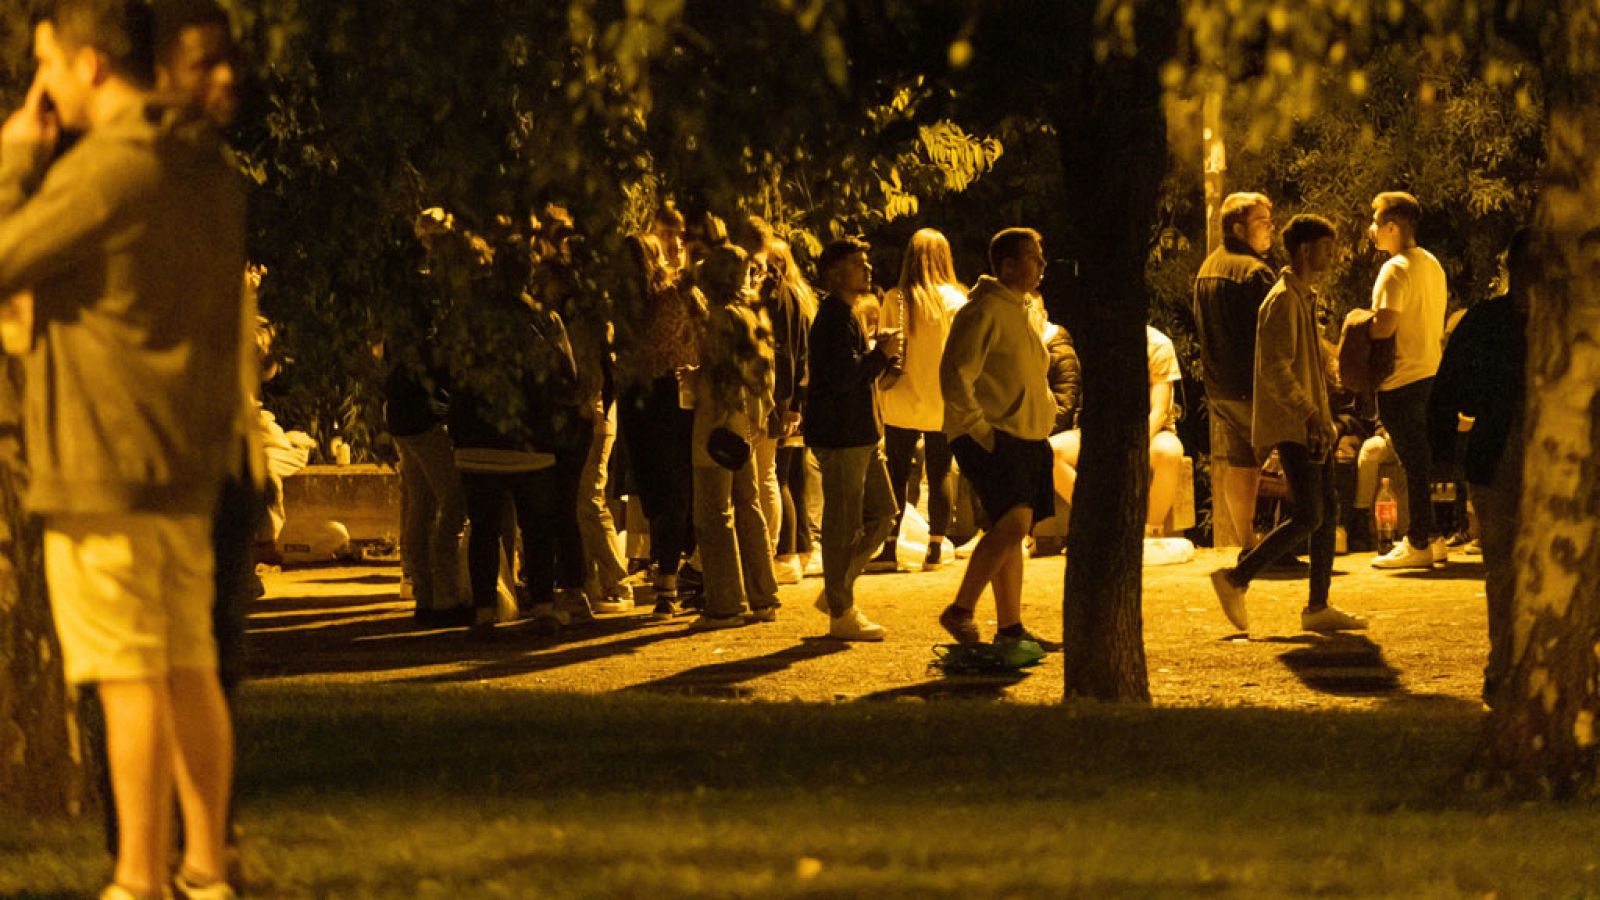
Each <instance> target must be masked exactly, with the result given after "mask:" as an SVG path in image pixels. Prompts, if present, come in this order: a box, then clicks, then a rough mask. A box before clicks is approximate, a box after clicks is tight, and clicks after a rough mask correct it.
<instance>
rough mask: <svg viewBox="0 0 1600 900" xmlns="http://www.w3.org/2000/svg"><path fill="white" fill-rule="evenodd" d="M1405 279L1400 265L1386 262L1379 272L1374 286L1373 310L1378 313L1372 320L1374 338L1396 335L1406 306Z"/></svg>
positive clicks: (1378, 339) (1381, 338) (1379, 339)
mask: <svg viewBox="0 0 1600 900" xmlns="http://www.w3.org/2000/svg"><path fill="white" fill-rule="evenodd" d="M1405 279H1406V276H1405V274H1404V270H1402V269H1401V268H1400V267H1399V266H1395V265H1389V264H1385V265H1384V267H1383V269H1382V270H1381V271H1380V272H1378V280H1377V282H1376V283H1375V284H1373V286H1372V311H1373V312H1374V313H1375V314H1376V315H1375V316H1374V318H1373V320H1372V339H1373V340H1376V341H1381V340H1383V339H1384V338H1390V337H1394V333H1395V331H1396V330H1397V329H1398V328H1399V327H1400V313H1401V311H1402V310H1403V308H1404V306H1405Z"/></svg>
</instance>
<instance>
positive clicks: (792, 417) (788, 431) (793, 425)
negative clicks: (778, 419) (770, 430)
mask: <svg viewBox="0 0 1600 900" xmlns="http://www.w3.org/2000/svg"><path fill="white" fill-rule="evenodd" d="M799 433H800V411H799V410H796V409H790V410H785V411H784V413H783V436H784V437H794V436H795V435H797V434H799Z"/></svg>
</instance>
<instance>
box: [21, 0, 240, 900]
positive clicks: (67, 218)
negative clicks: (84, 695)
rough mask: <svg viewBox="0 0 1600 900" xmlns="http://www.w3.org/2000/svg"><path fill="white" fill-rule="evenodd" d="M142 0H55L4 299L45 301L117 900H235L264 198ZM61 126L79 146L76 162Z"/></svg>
mask: <svg viewBox="0 0 1600 900" xmlns="http://www.w3.org/2000/svg"><path fill="white" fill-rule="evenodd" d="M154 40H155V37H154V22H153V19H152V10H151V8H150V6H149V4H148V3H146V2H140V0H93V2H90V0H58V2H57V3H55V4H54V5H53V6H52V8H51V11H50V12H49V13H48V14H47V15H46V16H45V17H44V18H42V19H40V20H39V22H38V24H37V25H36V27H35V30H34V51H35V55H36V56H37V57H38V60H39V69H38V72H37V74H36V76H35V79H34V83H33V86H32V87H31V88H30V90H29V92H28V95H27V99H26V100H25V101H24V103H23V105H22V107H21V109H19V110H17V111H16V112H15V113H13V114H12V115H11V116H10V117H8V118H7V120H6V122H5V125H4V128H3V129H0V144H3V149H0V297H10V296H13V295H15V294H17V293H19V292H22V291H31V292H32V294H33V298H34V305H33V315H34V319H35V322H34V334H35V335H36V339H35V343H34V346H33V348H32V350H31V351H30V355H29V357H28V360H27V368H26V371H27V379H26V380H27V385H26V399H25V403H24V413H23V415H24V422H25V427H24V436H25V437H24V439H25V442H26V453H27V459H28V464H29V467H30V470H31V481H30V483H29V485H28V490H27V495H26V497H25V498H24V502H25V504H26V505H27V507H28V508H29V509H30V510H31V511H32V512H34V513H36V514H38V515H39V516H40V517H41V518H42V519H43V524H44V544H45V546H44V557H45V575H46V579H47V581H48V583H49V587H50V595H51V597H50V599H51V606H52V611H53V613H54V616H55V620H56V629H57V632H58V634H59V636H60V639H61V651H62V659H63V664H64V668H65V671H66V676H67V678H68V679H69V680H71V681H72V682H75V683H86V682H97V683H98V684H99V692H100V699H101V702H102V705H103V707H104V709H105V717H106V739H107V745H108V751H109V753H108V756H109V763H110V765H109V768H110V770H111V783H112V788H113V794H114V798H115V802H116V806H117V814H118V818H119V820H120V823H121V828H120V831H119V834H118V844H117V861H116V867H115V870H114V872H113V876H112V877H113V882H112V884H111V885H110V886H108V887H107V888H106V890H105V892H104V893H103V894H102V896H103V897H110V898H113V900H122V898H130V897H131V898H139V897H160V896H165V895H167V890H168V888H169V886H170V885H172V884H174V881H173V879H172V873H171V872H170V870H169V869H168V862H167V858H168V852H169V848H170V845H171V843H172V840H171V837H172V835H171V832H172V827H171V825H172V822H171V819H172V805H173V799H174V795H176V797H177V800H178V802H179V806H180V808H181V811H182V814H183V825H184V848H183V858H182V868H181V870H180V871H179V873H178V876H177V879H176V882H175V884H176V886H177V887H179V888H180V890H181V891H182V892H183V893H184V894H185V895H186V896H205V897H216V898H228V897H231V896H233V891H232V890H231V888H229V887H228V885H227V883H226V880H225V877H224V875H225V870H226V841H225V836H224V833H225V831H226V820H227V809H228V795H229V787H230V782H231V779H232V769H233V737H232V728H231V723H230V720H229V715H228V708H227V702H226V699H225V697H224V695H223V691H222V687H221V684H220V682H219V679H218V672H217V647H216V640H215V638H214V636H213V634H212V605H213V599H214V597H215V591H214V585H213V580H212V579H213V573H214V570H215V562H214V559H215V558H214V555H213V546H212V523H213V516H214V513H215V510H216V506H217V501H218V489H219V486H220V485H221V484H222V482H223V478H224V474H225V472H227V471H228V470H229V469H230V463H234V462H236V461H237V450H238V447H239V444H238V434H237V431H236V428H235V426H236V424H237V423H238V421H239V419H238V405H239V403H240V400H241V396H240V394H241V392H240V391H239V390H236V389H229V388H228V386H229V385H233V384H237V383H238V374H237V373H238V371H239V365H240V357H239V352H240V347H241V343H242V342H241V335H242V329H243V325H242V318H243V312H242V309H243V300H242V297H241V291H240V273H242V272H243V271H244V264H245V259H244V234H245V221H244V215H245V198H244V190H243V185H242V184H241V182H240V180H239V178H238V177H237V174H236V173H235V172H234V171H233V170H232V168H231V167H230V166H229V164H228V163H227V161H226V159H225V157H224V155H223V152H222V149H221V144H220V141H219V139H218V136H217V134H216V130H215V128H214V127H211V126H210V124H209V123H208V122H206V121H205V118H204V117H203V116H202V117H200V118H198V119H197V118H196V117H195V116H194V115H193V114H192V113H190V112H188V111H186V110H184V109H182V108H181V107H178V106H173V105H169V104H167V103H164V102H161V101H159V100H157V99H155V97H154V95H153V94H152V93H150V87H151V83H152V80H153V76H154V73H153V71H152V61H153V59H154V57H155V53H154V46H153V45H154ZM63 130H71V131H74V132H77V133H78V134H79V135H80V137H79V139H78V140H77V142H76V143H75V144H73V146H72V147H71V148H70V149H67V150H66V151H65V152H62V153H60V154H59V156H57V149H58V147H57V139H58V137H59V136H60V134H61V132H62V131H63Z"/></svg>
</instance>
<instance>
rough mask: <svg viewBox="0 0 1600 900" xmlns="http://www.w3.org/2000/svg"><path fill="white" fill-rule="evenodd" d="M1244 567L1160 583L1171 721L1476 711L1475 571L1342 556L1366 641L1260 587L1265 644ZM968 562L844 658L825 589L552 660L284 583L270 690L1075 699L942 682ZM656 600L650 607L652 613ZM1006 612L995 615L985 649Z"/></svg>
mask: <svg viewBox="0 0 1600 900" xmlns="http://www.w3.org/2000/svg"><path fill="white" fill-rule="evenodd" d="M1230 558H1231V557H1230V556H1228V555H1225V554H1224V553H1223V552H1222V551H1212V550H1206V549H1201V550H1199V551H1198V552H1197V554H1196V558H1195V559H1194V561H1192V562H1189V563H1184V564H1181V565H1172V566H1160V567H1155V566H1152V567H1146V568H1145V570H1144V592H1145V593H1144V617H1145V621H1144V624H1145V643H1146V648H1147V655H1148V659H1149V670H1150V687H1151V694H1152V695H1153V698H1154V700H1155V702H1156V703H1157V704H1159V705H1166V706H1233V705H1248V706H1265V707H1279V708H1287V709H1305V708H1328V709H1365V708H1373V707H1377V706H1384V705H1389V704H1395V703H1410V704H1433V705H1449V706H1455V707H1459V708H1463V709H1466V708H1476V707H1477V706H1478V699H1477V697H1478V690H1479V687H1480V672H1481V668H1482V665H1483V656H1484V654H1485V652H1486V643H1487V638H1486V632H1485V624H1484V622H1485V616H1484V608H1483V603H1484V601H1483V568H1482V564H1481V562H1480V561H1479V559H1478V558H1477V557H1468V556H1462V555H1457V556H1455V557H1454V558H1453V561H1452V563H1451V564H1450V566H1448V567H1447V568H1444V569H1442V570H1435V571H1433V572H1415V573H1382V572H1378V571H1376V570H1373V569H1371V568H1370V566H1369V562H1370V560H1371V554H1353V555H1350V556H1342V557H1339V558H1338V560H1337V561H1336V564H1335V578H1334V585H1333V602H1334V604H1335V605H1337V606H1340V607H1341V608H1344V609H1347V610H1350V611H1352V612H1357V613H1360V614H1362V615H1365V616H1367V617H1369V618H1370V619H1371V628H1370V630H1369V631H1368V632H1366V633H1365V634H1364V635H1362V634H1357V635H1349V636H1338V637H1331V638H1328V637H1321V636H1317V635H1311V634H1307V633H1305V632H1302V631H1300V629H1299V611H1300V607H1301V606H1302V605H1303V604H1304V600H1305V590H1306V585H1305V581H1304V579H1284V580H1260V581H1258V582H1257V583H1256V585H1255V586H1254V587H1252V589H1251V592H1250V599H1251V607H1250V612H1251V620H1252V622H1251V624H1252V626H1253V630H1252V634H1251V636H1250V638H1248V639H1246V638H1245V637H1243V636H1242V635H1239V634H1237V633H1236V631H1235V629H1233V628H1232V627H1231V626H1230V625H1229V624H1228V622H1227V620H1226V619H1224V618H1223V616H1222V613H1221V612H1220V611H1219V609H1218V608H1217V604H1216V600H1215V598H1214V596H1213V595H1212V592H1211V587H1210V582H1209V580H1208V579H1207V577H1206V576H1207V574H1208V573H1209V572H1210V571H1211V570H1212V569H1214V568H1216V567H1217V566H1219V565H1222V564H1224V563H1225V562H1226V561H1227V560H1228V559H1230ZM965 565H966V564H965V561H959V562H956V563H954V564H952V565H949V566H947V567H945V568H944V569H941V570H939V571H936V572H929V573H922V572H915V573H911V572H906V573H896V574H878V575H868V576H864V577H863V578H862V580H861V582H860V584H859V586H858V589H857V597H858V602H859V603H860V604H861V605H862V608H863V609H864V610H865V611H867V613H868V614H869V615H871V616H872V618H873V619H875V620H877V621H879V622H881V623H882V624H883V625H884V626H885V627H887V628H888V630H889V639H888V640H887V641H885V642H883V643H881V644H852V645H847V644H843V643H840V642H837V641H831V640H827V639H825V638H822V637H821V635H822V634H824V633H825V631H826V620H825V619H824V617H823V616H822V614H820V613H818V612H816V611H815V610H813V609H812V608H811V602H812V601H813V600H814V599H815V597H816V594H817V591H818V590H819V589H820V586H821V582H820V579H817V578H808V579H806V581H805V582H804V583H803V584H800V585H790V586H785V587H784V588H783V589H782V600H783V604H784V606H783V609H782V610H781V611H780V614H779V618H778V621H777V622H775V623H771V624H764V625H752V626H748V627H745V628H739V629H734V630H729V631H715V632H706V633H699V632H693V631H691V630H690V629H689V627H688V625H689V621H690V620H689V619H688V618H686V617H683V618H678V619H674V620H673V621H671V622H668V623H657V622H653V621H652V620H651V619H650V617H649V615H648V612H649V607H648V606H641V607H639V608H638V609H637V610H635V611H634V612H633V613H628V614H622V615H616V616H606V617H602V618H601V619H599V620H598V621H596V622H595V623H593V624H589V625H579V626H572V627H570V628H568V629H566V630H565V631H564V632H563V634H562V637H561V639H560V640H559V641H558V642H556V643H554V644H552V643H550V642H549V641H546V640H542V639H540V638H538V637H537V636H536V635H534V634H533V633H532V630H531V629H530V628H528V627H527V626H526V625H510V626H502V629H501V640H498V641H496V642H494V643H492V644H488V645H480V644H472V643H469V642H467V640H466V639H465V637H464V632H463V631H462V630H460V629H455V630H441V631H426V630H421V629H418V628H417V627H415V625H414V624H413V622H412V619H411V615H410V610H409V608H408V606H407V605H406V604H402V603H401V602H400V601H399V598H398V588H399V580H400V572H399V567H398V566H395V565H376V564H374V565H361V566H331V567H310V568H299V569H290V570H287V571H283V572H274V573H272V574H270V575H268V576H267V577H266V579H265V581H266V586H267V594H266V596H265V597H264V598H263V599H261V600H260V601H258V602H257V603H255V604H254V605H253V606H252V607H251V610H250V619H249V622H250V629H251V633H250V638H249V653H250V656H251V665H252V670H253V672H254V673H255V676H256V677H257V678H259V679H265V680H293V681H296V682H301V683H306V682H311V683H327V684H342V683H372V682H387V683H413V684H432V685H477V686H483V687H488V688H500V689H511V690H538V691H565V692H610V691H635V692H640V691H643V692H651V691H655V692H670V693H684V694H693V695H700V696H708V697H722V698H730V699H749V700H763V701H779V702H782V701H804V702H833V701H839V700H852V699H908V700H913V701H915V700H922V699H943V698H951V697H1004V698H1006V699H1008V700H1011V701H1015V702H1025V703H1045V702H1053V701H1055V700H1058V699H1059V698H1060V696H1061V693H1062V685H1061V678H1062V675H1061V657H1060V656H1059V655H1058V654H1052V655H1051V656H1050V657H1049V659H1048V660H1047V661H1046V662H1045V663H1043V664H1041V665H1040V666H1037V667H1035V668H1033V669H1031V670H1029V672H1028V673H1027V674H1026V676H1025V677H1021V678H1017V679H993V678H943V677H940V676H939V675H938V674H937V673H935V672H930V670H929V667H928V663H929V661H930V660H931V658H932V654H931V648H932V646H933V645H934V644H936V643H939V642H940V641H941V640H944V635H943V632H942V631H941V630H940V629H939V627H938V625H937V624H936V622H935V616H937V614H938V612H939V610H940V609H941V608H943V605H944V604H945V603H947V602H948V600H949V598H950V597H951V596H952V595H953V594H954V592H955V588H956V585H957V584H958V582H959V581H960V578H961V572H962V569H963V568H964V567H965ZM1062 573H1063V558H1062V557H1060V556H1054V557H1044V558H1040V559H1034V560H1030V561H1029V562H1028V564H1027V575H1026V577H1025V580H1024V585H1025V599H1024V610H1025V618H1026V621H1027V622H1028V624H1029V626H1030V627H1031V628H1033V629H1034V630H1035V631H1037V632H1038V633H1040V634H1041V635H1043V636H1045V637H1048V638H1058V637H1059V636H1060V633H1061V603H1062V600H1061V584H1062ZM646 596H647V594H646V593H644V592H641V600H643V599H644V598H645V597H646ZM993 618H994V614H993V606H992V604H991V603H990V602H989V600H988V598H987V597H986V598H985V600H984V602H983V603H982V604H981V605H980V606H979V609H978V621H979V624H980V625H981V626H982V627H983V629H984V633H985V635H986V636H987V635H989V634H991V633H992V632H993V628H994V624H993Z"/></svg>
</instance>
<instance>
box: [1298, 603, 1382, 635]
mask: <svg viewBox="0 0 1600 900" xmlns="http://www.w3.org/2000/svg"><path fill="white" fill-rule="evenodd" d="M1300 627H1301V628H1303V629H1305V630H1306V631H1320V632H1322V633H1323V634H1329V633H1332V632H1335V631H1365V630H1366V628H1367V620H1366V619H1363V618H1361V617H1360V616H1353V615H1351V614H1349V613H1347V612H1345V611H1344V610H1341V609H1335V608H1333V607H1331V606H1324V607H1323V608H1321V609H1306V610H1301V611H1300Z"/></svg>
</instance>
